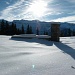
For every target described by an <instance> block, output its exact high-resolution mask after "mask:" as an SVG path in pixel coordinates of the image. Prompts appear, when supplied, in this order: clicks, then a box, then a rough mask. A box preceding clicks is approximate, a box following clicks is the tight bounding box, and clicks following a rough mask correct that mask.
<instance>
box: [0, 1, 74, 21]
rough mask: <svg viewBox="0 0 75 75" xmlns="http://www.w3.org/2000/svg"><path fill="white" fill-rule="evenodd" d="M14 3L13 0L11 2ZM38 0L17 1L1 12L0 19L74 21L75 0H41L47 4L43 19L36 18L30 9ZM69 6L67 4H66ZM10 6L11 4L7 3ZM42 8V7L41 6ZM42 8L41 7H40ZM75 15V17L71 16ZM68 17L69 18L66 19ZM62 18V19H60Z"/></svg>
mask: <svg viewBox="0 0 75 75" xmlns="http://www.w3.org/2000/svg"><path fill="white" fill-rule="evenodd" d="M10 1H13V0H10ZM37 1H38V0H15V3H14V4H12V5H10V6H8V7H6V8H5V9H4V10H3V11H1V12H0V19H6V20H9V21H12V20H16V19H28V20H32V19H39V20H45V21H46V20H51V19H53V21H61V22H64V21H65V22H66V21H74V17H75V10H74V7H75V5H74V4H71V3H73V2H75V1H74V0H71V1H69V0H63V1H60V0H41V1H43V2H45V3H46V6H45V8H46V11H44V14H42V17H41V18H38V17H36V15H35V16H34V15H33V14H32V12H31V11H29V10H28V9H29V8H30V6H31V5H32V4H33V2H37ZM39 1H40V0H39ZM65 1H66V2H68V3H69V4H71V5H72V6H71V5H69V4H67V3H66V2H65ZM6 3H7V4H9V2H6ZM39 7H40V6H39ZM40 8H41V7H40ZM70 15H74V16H70ZM65 16H67V17H65ZM58 17H61V18H58ZM56 18H57V19H56Z"/></svg>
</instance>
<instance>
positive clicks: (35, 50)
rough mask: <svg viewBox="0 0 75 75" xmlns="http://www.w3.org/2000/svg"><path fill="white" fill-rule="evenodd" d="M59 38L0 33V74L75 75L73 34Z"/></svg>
mask: <svg viewBox="0 0 75 75" xmlns="http://www.w3.org/2000/svg"><path fill="white" fill-rule="evenodd" d="M60 41H61V42H52V41H47V40H44V39H22V38H13V39H11V36H3V35H0V75H75V37H62V38H60Z"/></svg>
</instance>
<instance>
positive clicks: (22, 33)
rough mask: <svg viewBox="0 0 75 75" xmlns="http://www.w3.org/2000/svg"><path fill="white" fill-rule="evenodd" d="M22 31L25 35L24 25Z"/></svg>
mask: <svg viewBox="0 0 75 75" xmlns="http://www.w3.org/2000/svg"><path fill="white" fill-rule="evenodd" d="M21 30H22V34H24V33H25V32H24V26H23V25H22V29H21Z"/></svg>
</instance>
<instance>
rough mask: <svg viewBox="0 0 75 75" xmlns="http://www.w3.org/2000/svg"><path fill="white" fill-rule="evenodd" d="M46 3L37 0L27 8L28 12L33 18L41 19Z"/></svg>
mask: <svg viewBox="0 0 75 75" xmlns="http://www.w3.org/2000/svg"><path fill="white" fill-rule="evenodd" d="M46 6H47V3H46V2H45V1H43V0H37V1H34V2H33V3H31V5H30V6H29V12H31V14H32V15H33V16H35V17H38V18H39V17H42V16H43V15H44V13H45V12H46Z"/></svg>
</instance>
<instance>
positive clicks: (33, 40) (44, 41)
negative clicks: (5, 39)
mask: <svg viewBox="0 0 75 75" xmlns="http://www.w3.org/2000/svg"><path fill="white" fill-rule="evenodd" d="M10 40H15V41H23V42H30V43H34V42H35V43H38V44H43V45H46V46H52V45H53V41H48V40H45V39H35V38H33V39H27V38H10Z"/></svg>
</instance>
